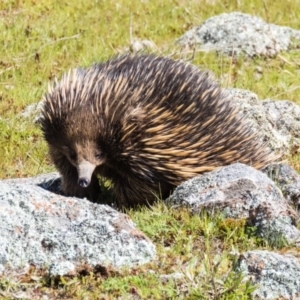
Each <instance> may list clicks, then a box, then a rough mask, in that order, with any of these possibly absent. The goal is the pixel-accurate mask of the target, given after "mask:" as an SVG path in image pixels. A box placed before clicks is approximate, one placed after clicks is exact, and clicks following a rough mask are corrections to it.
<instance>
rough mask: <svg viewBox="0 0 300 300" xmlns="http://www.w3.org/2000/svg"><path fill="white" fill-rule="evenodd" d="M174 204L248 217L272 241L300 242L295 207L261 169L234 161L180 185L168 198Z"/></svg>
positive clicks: (168, 201)
mask: <svg viewBox="0 0 300 300" xmlns="http://www.w3.org/2000/svg"><path fill="white" fill-rule="evenodd" d="M166 201H167V203H169V204H171V205H173V206H174V207H182V206H187V207H190V208H191V211H192V212H196V213H198V212H199V211H201V210H202V209H205V210H208V211H211V212H216V211H218V212H221V213H222V214H223V215H224V217H225V218H235V219H242V218H244V219H247V220H248V223H249V224H250V225H253V226H256V227H257V229H258V234H259V236H261V237H262V238H265V239H267V240H269V242H270V243H276V242H277V241H281V240H283V241H287V242H288V243H299V241H300V231H299V230H298V229H297V228H296V227H295V226H294V224H295V220H296V218H297V214H296V212H295V211H293V210H292V209H291V208H290V207H289V205H288V202H287V201H286V199H284V197H283V196H282V193H281V192H280V190H279V189H278V188H277V187H276V185H275V184H274V182H273V181H272V180H271V179H270V178H268V177H267V176H266V175H265V174H263V173H262V172H260V171H258V170H256V169H254V168H252V167H249V166H246V165H243V164H239V163H237V164H233V165H230V166H227V167H223V168H220V169H217V170H214V171H212V172H209V173H205V174H203V175H201V176H198V177H195V178H192V179H190V180H188V181H186V182H184V183H183V184H181V185H179V186H178V187H177V188H176V189H175V191H174V193H173V194H172V195H171V196H170V197H169V198H168V199H167V200H166Z"/></svg>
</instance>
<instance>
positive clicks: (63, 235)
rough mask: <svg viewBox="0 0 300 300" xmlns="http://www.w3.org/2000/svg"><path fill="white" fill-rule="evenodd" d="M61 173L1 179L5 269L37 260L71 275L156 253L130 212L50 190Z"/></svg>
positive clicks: (0, 259) (0, 253)
mask: <svg viewBox="0 0 300 300" xmlns="http://www.w3.org/2000/svg"><path fill="white" fill-rule="evenodd" d="M56 176H57V174H51V175H50V176H42V177H41V178H40V180H39V177H36V178H34V179H33V180H32V182H31V183H28V182H30V179H24V180H18V179H15V180H5V181H0V232H1V243H0V270H3V269H4V268H9V269H11V270H15V271H18V270H20V269H27V268H28V267H29V266H30V265H35V266H36V267H37V268H47V269H48V270H49V273H50V274H51V275H65V274H69V273H74V272H76V270H77V269H80V268H82V266H85V265H86V266H90V267H92V268H93V267H96V266H99V265H100V266H108V265H110V266H112V267H115V268H120V267H123V266H128V267H130V266H134V265H140V264H144V263H147V262H149V261H150V260H152V259H153V258H154V257H155V246H154V245H153V244H152V243H151V241H150V240H149V239H148V238H147V237H146V236H145V235H144V234H143V233H142V232H140V231H139V230H137V229H136V228H135V226H134V224H133V222H132V221H131V220H130V219H129V217H128V216H126V215H124V214H122V213H119V212H117V211H116V210H114V209H112V208H111V207H109V206H107V205H99V204H94V203H91V202H89V201H87V200H86V199H77V198H71V197H64V196H62V195H58V194H55V193H52V192H49V191H47V190H46V189H45V187H47V184H48V185H49V180H48V179H50V182H52V183H53V182H55V178H56V179H57V177H56ZM53 180H54V181H53ZM37 184H39V185H41V186H39V185H37ZM43 184H44V185H46V186H44V188H43V187H42V185H43ZM50 186H51V185H50Z"/></svg>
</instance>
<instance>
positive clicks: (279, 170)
mask: <svg viewBox="0 0 300 300" xmlns="http://www.w3.org/2000/svg"><path fill="white" fill-rule="evenodd" d="M262 171H263V172H264V173H265V174H266V175H267V176H268V177H269V178H271V179H272V180H273V181H274V182H275V184H276V185H277V186H278V187H279V189H280V190H281V192H282V193H283V195H284V197H285V198H286V199H287V200H288V201H289V203H290V204H292V205H294V206H295V207H297V208H298V209H299V208H300V176H299V174H298V173H297V172H296V171H295V170H294V169H293V168H292V167H291V166H289V165H288V164H285V163H278V164H271V165H269V166H267V167H265V168H264V169H263V170H262Z"/></svg>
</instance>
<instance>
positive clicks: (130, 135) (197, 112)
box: [41, 54, 273, 206]
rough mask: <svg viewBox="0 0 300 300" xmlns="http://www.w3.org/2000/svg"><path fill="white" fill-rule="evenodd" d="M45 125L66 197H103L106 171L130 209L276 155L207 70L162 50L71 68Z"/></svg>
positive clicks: (54, 93) (50, 99) (51, 95)
mask: <svg viewBox="0 0 300 300" xmlns="http://www.w3.org/2000/svg"><path fill="white" fill-rule="evenodd" d="M41 127H42V131H43V134H44V137H45V139H46V141H47V142H48V144H49V149H50V156H51V158H52V160H53V162H54V164H55V166H56V168H57V169H58V171H59V172H60V173H61V175H62V189H63V191H64V193H65V194H66V195H70V196H78V197H87V198H89V199H96V198H97V197H98V195H99V192H100V188H99V184H98V179H97V175H101V176H104V177H106V178H108V179H110V180H111V181H112V183H113V186H114V191H115V193H116V196H117V197H116V198H117V201H118V202H119V204H121V205H125V206H128V205H129V206H132V205H136V204H140V203H152V201H153V200H154V199H155V194H160V195H161V196H162V197H167V196H168V195H169V193H170V191H171V190H172V189H173V188H174V187H176V186H177V185H179V184H180V183H181V182H183V181H184V180H187V179H189V178H191V177H194V176H196V175H198V174H201V173H203V172H207V171H211V170H213V169H215V168H216V167H219V166H224V165H228V164H231V163H235V162H241V163H245V164H249V165H252V166H254V167H256V168H261V167H262V166H264V165H266V164H267V163H269V162H270V161H272V160H273V156H272V154H271V152H270V150H269V149H268V148H267V147H266V146H265V145H264V144H262V143H261V142H260V141H259V138H258V133H257V132H254V131H253V130H252V128H251V126H249V124H248V123H247V122H245V120H244V119H243V118H241V117H240V116H239V115H238V112H237V111H236V109H235V108H234V106H233V105H232V104H231V103H230V99H228V96H227V95H226V93H225V92H224V91H223V90H222V89H221V88H220V86H219V85H218V84H217V83H216V82H214V80H212V79H211V78H210V76H208V74H207V72H203V71H200V70H199V69H198V68H196V67H195V66H193V65H191V64H188V63H185V62H182V61H174V60H172V59H169V58H165V57H157V56H155V55H130V54H126V55H122V56H119V57H115V58H112V59H111V60H109V61H107V62H104V63H100V64H95V65H93V66H91V67H89V68H86V69H81V68H78V69H75V70H74V71H70V72H69V73H67V74H66V75H64V76H63V78H62V80H61V81H60V82H56V83H55V84H54V86H53V87H52V88H50V90H49V92H48V94H46V95H45V97H44V104H43V110H42V119H41Z"/></svg>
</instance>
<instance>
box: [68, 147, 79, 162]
mask: <svg viewBox="0 0 300 300" xmlns="http://www.w3.org/2000/svg"><path fill="white" fill-rule="evenodd" d="M69 155H70V158H71V159H72V160H76V157H77V155H76V152H75V151H74V150H72V149H70V152H69Z"/></svg>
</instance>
